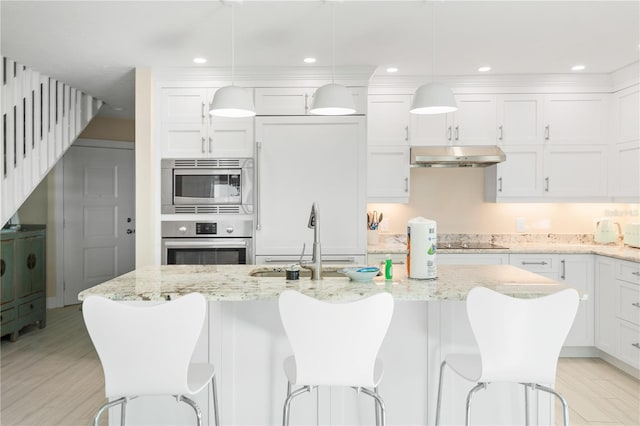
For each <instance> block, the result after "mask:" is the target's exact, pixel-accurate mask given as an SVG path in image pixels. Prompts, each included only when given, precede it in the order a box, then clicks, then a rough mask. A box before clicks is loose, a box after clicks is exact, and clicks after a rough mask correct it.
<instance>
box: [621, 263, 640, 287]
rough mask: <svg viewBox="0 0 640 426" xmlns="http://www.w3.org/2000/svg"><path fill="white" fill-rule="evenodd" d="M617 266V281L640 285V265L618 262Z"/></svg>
mask: <svg viewBox="0 0 640 426" xmlns="http://www.w3.org/2000/svg"><path fill="white" fill-rule="evenodd" d="M617 266H618V267H617V268H616V278H617V279H619V280H622V281H626V282H629V283H633V284H635V285H640V263H635V262H625V261H620V262H618V265H617Z"/></svg>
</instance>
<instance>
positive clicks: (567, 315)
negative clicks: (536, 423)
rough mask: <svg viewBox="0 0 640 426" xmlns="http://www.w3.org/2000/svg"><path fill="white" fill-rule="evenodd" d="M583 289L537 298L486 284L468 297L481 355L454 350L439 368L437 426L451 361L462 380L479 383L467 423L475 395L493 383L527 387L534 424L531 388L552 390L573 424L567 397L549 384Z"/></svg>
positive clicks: (567, 418) (566, 420)
mask: <svg viewBox="0 0 640 426" xmlns="http://www.w3.org/2000/svg"><path fill="white" fill-rule="evenodd" d="M578 302H579V298H578V292H577V291H576V290H573V289H566V290H562V291H559V292H557V293H554V294H551V295H549V296H544V297H540V298H536V299H520V298H514V297H509V296H505V295H504V294H501V293H497V292H495V291H493V290H489V289H488V288H484V287H475V288H473V289H471V291H470V292H469V294H468V295H467V315H468V317H469V322H470V323H471V329H472V330H473V335H474V336H475V339H476V342H477V344H478V347H479V350H480V354H478V355H475V354H450V355H447V356H446V357H445V360H444V361H443V362H442V364H441V366H440V381H439V384H438V403H437V407H436V425H440V404H441V399H442V378H443V375H444V367H445V366H446V365H448V366H449V367H451V369H452V370H453V371H455V372H456V373H457V374H459V375H460V376H462V377H463V378H465V379H467V380H469V381H472V382H477V385H476V386H475V387H473V388H472V389H471V390H470V391H469V394H468V395H467V403H466V415H465V425H467V426H468V425H469V418H470V415H471V397H472V396H473V394H474V393H475V392H477V391H478V390H479V389H486V387H487V385H488V384H489V383H490V382H513V383H520V384H522V385H524V389H525V417H526V418H525V423H526V424H527V425H528V424H529V401H528V400H529V398H528V389H529V388H531V389H533V390H541V391H545V392H548V393H550V394H552V395H554V396H556V397H557V398H559V399H560V402H561V403H562V407H563V410H562V411H563V415H564V425H565V426H568V424H569V411H568V407H567V402H566V401H565V399H564V398H563V397H562V395H560V394H559V393H557V392H556V391H554V390H553V389H552V388H550V387H546V386H543V385H541V384H540V383H545V384H550V385H553V384H554V383H555V381H556V368H557V365H558V357H559V355H560V349H561V348H562V344H563V343H564V341H565V339H566V338H567V334H568V333H569V330H570V329H571V325H572V324H573V320H574V318H575V316H576V311H577V309H578Z"/></svg>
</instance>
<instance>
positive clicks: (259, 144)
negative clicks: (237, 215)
mask: <svg viewBox="0 0 640 426" xmlns="http://www.w3.org/2000/svg"><path fill="white" fill-rule="evenodd" d="M305 96H306V95H305ZM261 153H262V142H256V209H255V210H256V230H258V231H259V230H261V229H262V223H260V192H261V191H260V167H261V164H260V156H261Z"/></svg>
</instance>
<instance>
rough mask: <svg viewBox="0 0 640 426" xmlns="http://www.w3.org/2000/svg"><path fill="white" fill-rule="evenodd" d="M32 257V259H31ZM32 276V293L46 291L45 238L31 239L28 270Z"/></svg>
mask: <svg viewBox="0 0 640 426" xmlns="http://www.w3.org/2000/svg"><path fill="white" fill-rule="evenodd" d="M29 256H31V257H29ZM29 267H31V268H30V269H29V271H30V274H31V293H38V292H41V291H44V288H45V276H44V271H45V244H44V237H33V238H31V250H30V252H29V254H28V255H27V268H29Z"/></svg>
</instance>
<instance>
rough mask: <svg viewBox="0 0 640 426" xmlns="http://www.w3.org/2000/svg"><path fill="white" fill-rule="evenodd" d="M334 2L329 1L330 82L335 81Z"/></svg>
mask: <svg viewBox="0 0 640 426" xmlns="http://www.w3.org/2000/svg"><path fill="white" fill-rule="evenodd" d="M334 10H335V9H334V4H333V3H331V83H335V75H336V18H335V12H334Z"/></svg>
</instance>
